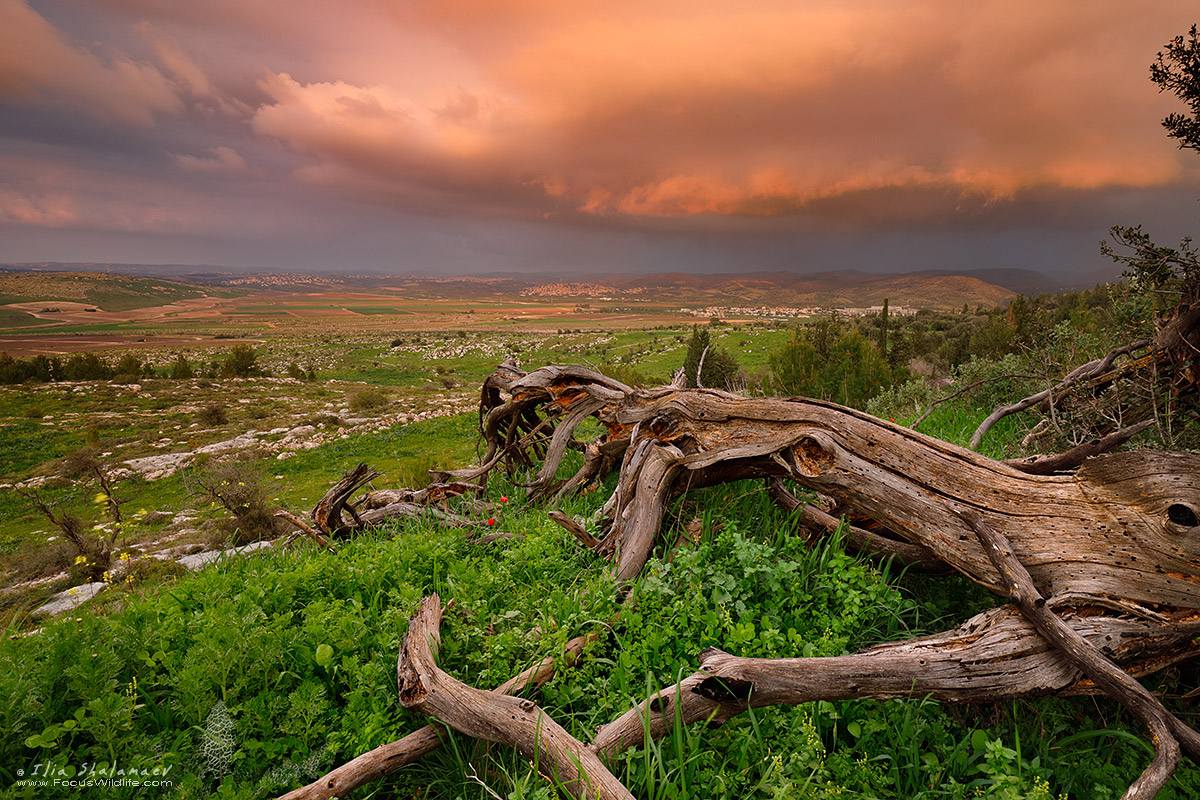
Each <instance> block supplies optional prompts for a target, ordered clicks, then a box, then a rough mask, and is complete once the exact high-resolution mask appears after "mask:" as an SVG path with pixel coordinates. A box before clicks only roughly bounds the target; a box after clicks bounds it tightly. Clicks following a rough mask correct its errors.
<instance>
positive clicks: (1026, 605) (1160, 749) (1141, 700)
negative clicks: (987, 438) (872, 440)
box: [963, 513, 1200, 800]
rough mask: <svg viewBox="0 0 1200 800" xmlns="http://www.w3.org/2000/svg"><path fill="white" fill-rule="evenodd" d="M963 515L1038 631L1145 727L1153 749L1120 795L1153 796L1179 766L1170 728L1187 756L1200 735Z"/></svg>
mask: <svg viewBox="0 0 1200 800" xmlns="http://www.w3.org/2000/svg"><path fill="white" fill-rule="evenodd" d="M963 518H964V521H966V522H967V524H968V525H970V526H971V528H972V529H973V530H974V531H975V534H976V535H977V536H978V537H979V541H980V542H981V543H982V544H983V545H984V547H986V548H987V552H988V556H989V558H990V559H991V561H992V565H993V566H994V567H995V568H996V572H998V573H999V574H1000V575H1002V576H1003V577H1004V580H1005V582H1006V583H1007V584H1008V593H1009V596H1010V597H1011V598H1012V599H1013V602H1015V603H1016V604H1017V607H1018V608H1020V609H1021V613H1022V614H1023V615H1024V616H1025V618H1026V619H1028V620H1029V621H1030V622H1031V623H1033V625H1034V626H1035V628H1036V630H1037V631H1038V633H1040V634H1041V635H1042V637H1043V638H1044V639H1046V641H1047V642H1049V643H1050V644H1052V645H1053V646H1054V647H1055V648H1056V649H1057V650H1058V652H1059V653H1060V654H1062V655H1063V656H1065V660H1066V661H1068V662H1069V663H1071V664H1074V665H1075V666H1077V667H1078V668H1079V669H1080V671H1082V672H1083V673H1084V674H1085V675H1087V676H1088V678H1090V679H1091V680H1092V682H1093V683H1094V684H1095V685H1096V686H1097V687H1098V688H1099V689H1101V690H1102V691H1103V692H1104V693H1105V694H1107V695H1109V696H1110V697H1112V698H1113V699H1115V700H1117V701H1119V702H1120V703H1121V704H1122V705H1124V706H1125V707H1126V708H1128V709H1129V710H1130V711H1131V712H1132V713H1133V714H1134V716H1136V717H1137V718H1138V719H1140V720H1141V721H1142V722H1144V723H1145V724H1146V726H1147V727H1148V728H1150V733H1151V735H1152V738H1153V741H1154V747H1155V751H1156V752H1155V757H1154V760H1153V761H1151V763H1150V766H1149V767H1147V768H1146V771H1145V772H1143V773H1142V775H1141V776H1140V777H1139V778H1138V779H1137V780H1136V781H1134V783H1133V784H1132V785H1131V786H1130V787H1129V790H1128V791H1126V792H1125V800H1134V798H1140V797H1153V796H1154V795H1155V794H1157V793H1158V790H1159V789H1161V788H1162V787H1163V786H1164V785H1165V784H1166V782H1167V781H1168V780H1169V779H1170V777H1171V775H1172V774H1173V773H1174V772H1175V769H1176V767H1178V766H1179V760H1180V754H1179V741H1178V740H1177V739H1176V734H1175V733H1173V732H1172V729H1174V730H1177V731H1179V736H1180V738H1182V739H1183V740H1184V742H1186V743H1187V745H1188V752H1189V754H1190V755H1191V757H1192V758H1197V757H1198V756H1200V735H1197V734H1196V732H1195V731H1193V730H1192V729H1191V728H1188V727H1187V726H1185V725H1183V723H1181V722H1180V721H1179V720H1178V719H1177V718H1175V717H1174V716H1173V715H1172V714H1171V713H1170V712H1168V711H1167V710H1166V709H1165V708H1163V706H1162V703H1160V702H1159V701H1158V698H1157V697H1155V696H1154V695H1152V694H1150V692H1148V691H1146V689H1145V688H1144V687H1143V686H1142V685H1141V684H1140V683H1138V682H1137V681H1135V680H1134V679H1133V678H1131V677H1130V676H1129V675H1128V674H1127V673H1126V672H1123V671H1122V670H1121V669H1120V668H1119V667H1117V666H1116V665H1115V664H1113V663H1112V661H1110V660H1109V659H1107V658H1105V656H1104V655H1103V654H1102V653H1101V652H1100V651H1099V650H1098V649H1097V648H1096V647H1094V646H1093V645H1092V644H1091V643H1090V642H1088V641H1087V639H1085V638H1084V637H1083V636H1081V635H1080V634H1079V633H1077V632H1076V631H1075V630H1074V629H1073V628H1071V626H1069V625H1067V624H1066V623H1064V622H1063V621H1062V620H1061V619H1059V618H1058V616H1057V615H1055V614H1054V612H1053V611H1051V610H1050V608H1049V607H1047V605H1046V600H1045V598H1043V597H1042V596H1041V594H1040V593H1039V592H1038V590H1037V587H1036V586H1034V584H1033V580H1032V578H1030V576H1029V573H1028V572H1026V570H1025V567H1024V565H1022V564H1021V562H1020V561H1019V560H1017V558H1016V557H1015V556H1013V554H1012V548H1011V546H1010V545H1009V542H1008V540H1006V539H1005V538H1004V536H1003V535H1002V534H1000V533H998V532H997V531H994V530H992V529H991V528H989V527H988V526H987V524H985V523H984V522H983V521H982V520H981V519H980V518H979V515H978V514H974V513H968V514H965V515H964V516H963Z"/></svg>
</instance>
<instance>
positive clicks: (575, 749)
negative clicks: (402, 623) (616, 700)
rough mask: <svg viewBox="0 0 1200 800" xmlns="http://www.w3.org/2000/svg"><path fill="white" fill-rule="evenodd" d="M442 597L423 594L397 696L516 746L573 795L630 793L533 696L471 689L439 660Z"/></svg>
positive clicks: (604, 799)
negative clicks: (448, 673) (438, 664)
mask: <svg viewBox="0 0 1200 800" xmlns="http://www.w3.org/2000/svg"><path fill="white" fill-rule="evenodd" d="M441 616H442V607H441V600H440V599H439V598H438V596H437V595H436V594H434V595H431V596H429V597H426V598H425V600H424V601H422V603H421V607H420V608H419V609H418V610H417V613H416V614H415V615H413V618H412V620H411V621H410V623H409V627H408V633H407V634H406V635H405V637H404V647H403V649H402V650H401V651H400V659H399V661H398V663H397V665H396V675H397V681H398V683H399V686H400V702H401V703H402V704H403V705H404V707H405V708H412V709H416V710H418V711H421V712H423V713H425V714H429V715H430V716H432V717H434V718H435V719H438V720H440V721H441V722H443V723H445V724H446V725H449V726H450V727H451V728H454V729H455V730H456V731H460V732H461V733H465V734H467V735H468V736H474V737H475V738H477V739H485V740H487V741H489V742H499V743H500V744H506V745H508V746H509V747H512V748H515V749H516V750H517V751H519V752H520V753H521V755H523V756H524V757H525V758H527V759H529V760H531V761H534V762H535V763H536V764H537V767H538V770H539V771H541V772H542V774H543V775H545V776H546V777H548V778H550V779H552V780H554V781H556V782H557V783H558V784H560V785H561V786H562V787H563V788H564V789H565V790H566V791H568V792H570V793H571V794H572V795H573V796H575V797H580V798H596V799H597V800H609V798H629V800H632V798H633V795H632V794H630V793H629V790H628V789H626V788H625V787H624V786H622V785H621V782H620V781H618V780H617V779H616V778H614V777H613V776H612V773H610V772H609V771H608V768H607V767H606V766H604V763H603V762H601V761H600V759H599V758H597V757H596V755H595V753H593V752H591V751H590V750H588V749H587V748H586V747H585V746H584V745H583V744H582V743H581V742H579V740H577V739H576V738H575V737H573V736H571V734H569V733H567V732H566V731H565V730H564V729H563V728H562V726H561V725H559V724H558V723H557V722H555V721H554V720H553V719H551V718H550V717H548V716H547V715H546V714H545V713H543V712H542V710H541V709H540V708H538V706H537V704H535V703H534V702H533V701H532V700H518V699H517V698H514V697H507V696H504V695H499V694H494V693H492V692H486V691H483V690H481V689H473V688H471V687H470V686H467V685H466V684H464V683H462V682H461V681H457V680H455V679H454V678H452V677H450V676H449V675H447V674H446V673H445V672H442V670H441V669H440V668H439V667H438V666H437V663H436V661H435V660H434V654H433V651H434V649H435V648H436V645H437V642H438V640H439V632H438V628H439V626H440V624H441Z"/></svg>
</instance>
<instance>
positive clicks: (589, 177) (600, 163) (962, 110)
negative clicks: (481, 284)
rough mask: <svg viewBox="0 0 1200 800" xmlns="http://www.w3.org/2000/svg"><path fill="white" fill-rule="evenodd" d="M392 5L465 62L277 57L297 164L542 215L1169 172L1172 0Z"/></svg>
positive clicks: (276, 129)
mask: <svg viewBox="0 0 1200 800" xmlns="http://www.w3.org/2000/svg"><path fill="white" fill-rule="evenodd" d="M392 13H393V23H394V24H396V25H398V26H400V25H402V26H405V28H404V29H405V32H406V34H411V33H412V32H413V30H414V29H417V30H423V31H424V32H425V33H426V34H428V35H430V36H437V37H440V38H441V40H442V41H443V42H444V43H446V44H448V45H449V46H451V47H452V48H453V49H455V50H456V51H457V52H458V53H459V54H460V56H461V58H462V59H463V61H465V62H469V63H470V64H471V69H470V70H464V71H463V74H467V73H470V74H473V75H474V76H475V78H474V80H473V82H472V83H470V84H468V85H461V84H460V85H453V86H448V85H444V84H443V83H441V82H440V81H439V79H438V77H437V76H436V75H435V74H430V76H429V78H428V80H427V81H426V82H425V84H424V85H423V86H421V87H420V88H419V89H414V88H413V83H412V73H411V70H417V69H419V68H420V66H419V65H418V64H415V63H411V62H409V61H407V60H406V59H405V58H404V57H403V55H399V56H397V63H396V64H395V65H394V70H393V71H394V72H396V73H400V72H404V73H406V75H407V77H406V78H405V79H404V80H403V81H390V82H389V81H388V80H383V79H381V80H380V81H379V82H378V83H373V84H353V83H350V82H348V81H344V80H337V79H332V80H324V81H304V80H299V79H296V78H293V77H291V76H290V75H288V74H275V75H273V76H272V77H270V78H269V79H268V80H267V81H265V82H264V84H263V87H262V88H263V89H264V90H265V91H266V92H267V94H268V95H269V96H270V98H271V99H270V101H269V102H268V103H266V104H264V105H263V106H262V107H261V108H260V109H259V110H258V111H257V113H256V115H255V117H254V120H253V125H254V128H255V129H256V130H257V131H258V132H260V133H262V134H266V135H269V136H271V137H274V138H276V139H279V140H281V141H283V142H286V143H288V144H289V145H291V146H292V147H294V148H296V149H298V150H300V151H302V152H304V153H307V154H309V155H310V156H312V157H314V158H316V159H317V160H318V161H319V162H321V163H322V164H324V165H325V166H324V168H317V167H316V166H314V167H310V168H308V169H306V170H305V171H304V172H303V173H302V175H303V176H305V177H306V178H307V179H310V180H320V181H327V182H334V181H336V182H337V183H338V184H339V185H341V186H342V187H343V188H347V189H348V190H350V191H353V187H354V186H355V184H356V183H358V184H360V185H361V186H362V187H364V191H365V190H366V189H365V187H368V186H369V187H370V192H371V193H372V194H373V195H375V196H378V197H383V196H393V197H394V196H396V195H403V194H404V192H405V190H406V189H405V187H407V186H409V185H410V184H411V182H414V181H416V182H420V183H422V184H423V185H434V184H436V185H440V186H441V188H442V189H444V190H445V191H447V192H461V193H463V194H464V195H470V194H471V193H472V192H477V193H478V194H479V195H481V196H482V195H486V196H488V197H489V198H490V199H491V200H493V201H495V202H499V203H512V202H518V201H519V202H522V203H530V204H532V207H531V208H528V209H526V211H527V212H528V213H530V214H533V215H545V214H547V213H551V214H553V213H562V211H563V209H567V210H570V211H574V212H577V213H584V214H603V215H608V216H617V217H619V216H623V215H630V216H656V217H663V216H666V217H671V216H687V215H696V214H754V215H764V214H766V215H772V214H789V213H798V212H801V211H802V210H803V209H805V208H806V207H808V206H809V205H810V204H812V203H813V202H816V201H820V200H824V199H828V198H830V197H837V196H852V195H855V194H859V193H863V192H870V191H876V190H891V189H895V188H906V189H917V190H925V191H935V192H942V193H946V194H948V195H951V196H953V195H959V196H963V197H975V198H979V199H980V200H982V201H985V202H1004V201H1005V200H1007V199H1010V198H1013V197H1015V196H1017V195H1018V194H1019V193H1020V192H1022V191H1024V190H1027V189H1032V188H1038V187H1059V188H1064V189H1095V188H1101V187H1104V186H1127V187H1144V186H1155V185H1161V184H1164V183H1168V182H1171V181H1173V180H1177V179H1178V178H1179V177H1180V175H1181V167H1180V163H1179V161H1178V159H1177V156H1176V153H1175V152H1174V150H1173V149H1172V147H1171V145H1170V144H1169V143H1168V142H1167V141H1166V140H1165V139H1164V138H1163V137H1162V135H1161V133H1160V131H1159V129H1158V119H1159V118H1160V117H1161V116H1162V115H1163V113H1164V109H1166V108H1168V107H1169V103H1168V102H1166V99H1165V98H1161V97H1159V96H1157V95H1156V93H1155V91H1154V87H1153V86H1151V85H1150V84H1149V82H1148V81H1147V80H1146V65H1147V64H1148V63H1149V61H1150V60H1151V59H1152V58H1153V53H1154V51H1155V49H1156V48H1157V47H1158V46H1160V45H1161V43H1162V42H1163V41H1165V40H1166V39H1168V38H1169V37H1170V36H1172V35H1174V34H1175V33H1176V32H1178V31H1179V30H1182V29H1183V26H1184V22H1183V20H1184V19H1185V18H1186V17H1187V15H1188V14H1191V13H1192V9H1190V8H1188V7H1187V4H1185V3H1182V2H1167V3H1162V4H1155V5H1154V6H1152V7H1148V8H1146V9H1140V10H1139V11H1138V13H1137V14H1132V13H1131V12H1130V10H1129V7H1128V5H1127V4H1126V3H1124V2H1118V1H1117V0H1098V1H1097V2H1095V3H1092V4H1089V6H1088V9H1087V11H1086V13H1084V12H1082V11H1081V10H1080V9H1078V8H1076V7H1064V6H1062V5H1058V4H1048V3H1045V2H1032V0H1006V1H1005V2H1000V1H999V0H989V1H987V2H979V3H972V4H970V5H969V6H964V5H962V4H960V3H957V2H950V0H940V1H938V0H928V1H927V2H916V3H906V4H895V3H883V2H879V0H862V1H861V2H849V3H846V2H837V3H835V2H823V3H821V2H814V3H804V4H797V3H794V2H765V3H755V4H742V3H727V2H688V3H682V2H660V3H650V4H648V3H644V2H639V3H632V2H624V1H619V2H579V3H559V2H551V1H550V0H525V1H524V2H508V3H497V2H493V0H449V1H446V0H438V2H432V1H431V2H428V3H424V4H419V5H418V7H417V8H416V10H415V11H413V10H404V11H395V12H392ZM332 67H336V64H335V65H332ZM332 67H331V68H332ZM383 77H386V76H383ZM389 177H390V178H391V179H392V180H394V181H395V183H394V186H393V190H394V191H392V192H390V193H389V192H388V191H386V190H385V189H383V188H382V185H383V184H385V183H386V182H387V180H388V179H389ZM505 186H507V187H508V190H505V189H504V188H503V187H505ZM530 187H540V191H538V192H535V193H530V192H529V188H530Z"/></svg>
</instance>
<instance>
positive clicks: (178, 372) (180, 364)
mask: <svg viewBox="0 0 1200 800" xmlns="http://www.w3.org/2000/svg"><path fill="white" fill-rule="evenodd" d="M195 375H196V373H195V371H194V370H193V369H192V365H191V362H189V361H188V360H187V356H185V355H184V354H183V353H179V354H178V355H176V356H175V360H174V361H172V362H171V377H172V378H174V379H175V380H177V381H185V380H188V379H189V378H193V377H195Z"/></svg>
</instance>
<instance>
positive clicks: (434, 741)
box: [279, 633, 600, 800]
mask: <svg viewBox="0 0 1200 800" xmlns="http://www.w3.org/2000/svg"><path fill="white" fill-rule="evenodd" d="M599 638H600V637H599V636H598V635H597V634H595V633H589V634H586V635H584V636H576V637H575V638H574V639H572V640H571V641H569V642H567V644H566V646H565V647H564V648H563V663H565V664H567V665H570V664H573V663H574V662H575V659H577V658H578V657H579V655H580V654H581V653H583V649H584V647H586V646H587V645H588V644H590V643H592V642H594V641H596V640H597V639H599ZM555 665H556V660H555V659H554V658H553V657H547V658H544V659H542V660H541V661H540V662H538V663H537V664H534V665H533V666H532V667H530V668H529V669H526V670H524V671H523V672H521V673H519V674H517V675H515V676H514V677H512V678H509V679H508V680H507V681H505V682H504V683H502V684H501V685H499V686H497V687H496V688H495V689H493V690H492V692H493V693H495V694H506V695H507V694H516V693H517V692H520V691H522V690H524V689H526V688H529V687H533V688H535V689H536V688H538V687H540V686H542V685H543V684H545V683H546V682H547V681H548V680H550V679H551V678H552V677H554V672H555ZM445 735H446V733H445V728H443V727H442V726H441V725H426V726H425V727H424V728H420V729H418V730H415V731H413V732H412V733H410V734H408V735H407V736H405V737H404V738H402V739H398V740H397V741H394V742H388V743H387V744H385V745H381V746H379V747H376V748H375V749H374V750H370V751H368V752H366V753H363V754H362V755H360V756H358V757H357V758H355V759H353V760H351V761H348V762H346V763H345V764H343V765H342V766H340V767H338V768H337V769H335V770H333V771H332V772H330V773H328V774H326V775H324V776H322V777H320V778H318V779H317V780H315V781H313V782H312V783H310V784H308V785H307V786H303V787H301V788H299V789H295V790H293V791H291V792H288V793H287V794H285V795H283V796H282V797H280V798H279V800H332V798H334V797H345V796H346V795H347V794H348V793H350V792H352V791H354V790H355V789H357V788H358V787H360V786H364V785H366V784H368V783H370V782H372V781H376V780H379V779H380V778H382V777H384V776H385V775H389V774H391V773H393V772H395V771H396V770H398V769H400V768H401V767H403V766H405V765H406V764H411V763H412V762H414V761H416V760H417V759H419V758H421V757H422V756H424V755H426V754H427V753H431V752H433V751H434V750H436V749H437V748H439V747H441V745H442V743H443V742H444V741H445V738H444V737H445Z"/></svg>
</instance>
